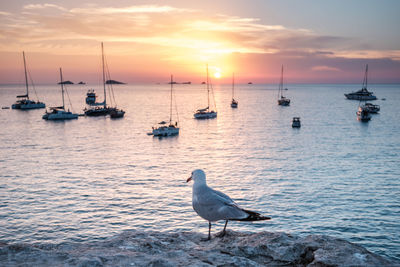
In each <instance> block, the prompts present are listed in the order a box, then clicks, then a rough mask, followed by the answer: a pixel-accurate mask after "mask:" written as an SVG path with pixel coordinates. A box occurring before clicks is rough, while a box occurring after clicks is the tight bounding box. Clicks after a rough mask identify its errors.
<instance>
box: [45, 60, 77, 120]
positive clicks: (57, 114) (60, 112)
mask: <svg viewBox="0 0 400 267" xmlns="http://www.w3.org/2000/svg"><path fill="white" fill-rule="evenodd" d="M60 80H61V82H60V84H61V96H62V103H63V104H62V106H61V107H50V111H47V110H46V113H45V114H44V115H43V117H42V118H43V119H44V120H71V119H77V118H78V114H76V113H72V112H70V111H69V110H68V111H66V110H65V103H64V81H63V76H62V70H61V68H60ZM70 104H71V103H70Z"/></svg>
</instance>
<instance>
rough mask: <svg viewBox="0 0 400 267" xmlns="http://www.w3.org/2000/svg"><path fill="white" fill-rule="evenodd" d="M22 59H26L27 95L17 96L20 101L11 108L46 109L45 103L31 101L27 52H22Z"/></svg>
mask: <svg viewBox="0 0 400 267" xmlns="http://www.w3.org/2000/svg"><path fill="white" fill-rule="evenodd" d="M22 57H23V58H24V71H25V87H26V94H25V95H17V99H18V100H17V101H16V102H15V103H14V104H13V105H12V106H11V108H12V109H23V110H27V109H38V108H45V107H46V104H45V103H43V102H40V101H34V100H31V99H29V85H28V74H27V71H26V62H25V52H22ZM34 89H35V88H34Z"/></svg>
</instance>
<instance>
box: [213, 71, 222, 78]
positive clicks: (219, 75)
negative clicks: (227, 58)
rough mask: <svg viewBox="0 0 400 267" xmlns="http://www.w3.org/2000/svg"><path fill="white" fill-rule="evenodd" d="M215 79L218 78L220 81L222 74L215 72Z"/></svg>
mask: <svg viewBox="0 0 400 267" xmlns="http://www.w3.org/2000/svg"><path fill="white" fill-rule="evenodd" d="M214 77H215V78H216V79H219V78H221V73H220V72H218V71H217V72H215V73H214Z"/></svg>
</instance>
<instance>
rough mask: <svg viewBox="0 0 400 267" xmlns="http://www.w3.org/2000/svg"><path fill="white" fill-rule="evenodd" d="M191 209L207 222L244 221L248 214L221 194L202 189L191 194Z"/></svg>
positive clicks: (206, 188) (207, 188)
mask: <svg viewBox="0 0 400 267" xmlns="http://www.w3.org/2000/svg"><path fill="white" fill-rule="evenodd" d="M193 193H194V194H193V209H194V210H195V211H196V212H197V214H199V215H200V217H202V218H203V219H206V220H208V221H218V220H231V219H244V218H246V217H248V214H247V213H246V212H244V211H243V210H242V209H241V208H239V207H238V206H237V205H236V203H235V202H234V201H233V200H232V199H231V198H230V197H229V196H227V195H225V194H224V193H222V192H219V191H216V190H213V189H211V188H209V187H207V186H206V187H203V188H201V189H199V190H196V191H194V192H193Z"/></svg>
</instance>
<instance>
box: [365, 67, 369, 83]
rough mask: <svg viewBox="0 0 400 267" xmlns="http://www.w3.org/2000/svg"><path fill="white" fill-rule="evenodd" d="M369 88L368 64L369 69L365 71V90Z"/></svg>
mask: <svg viewBox="0 0 400 267" xmlns="http://www.w3.org/2000/svg"><path fill="white" fill-rule="evenodd" d="M367 87H368V64H367V68H366V69H365V88H367Z"/></svg>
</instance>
